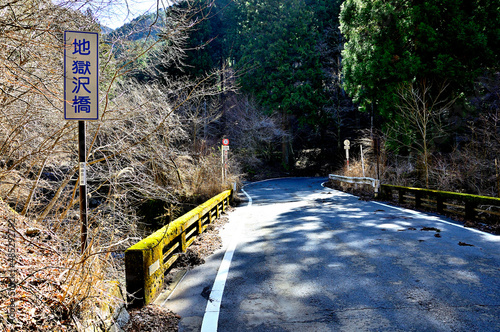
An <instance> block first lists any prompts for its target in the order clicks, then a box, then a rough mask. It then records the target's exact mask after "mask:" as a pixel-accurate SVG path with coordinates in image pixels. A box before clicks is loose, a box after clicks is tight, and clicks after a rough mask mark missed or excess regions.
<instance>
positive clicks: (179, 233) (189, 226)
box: [125, 190, 232, 307]
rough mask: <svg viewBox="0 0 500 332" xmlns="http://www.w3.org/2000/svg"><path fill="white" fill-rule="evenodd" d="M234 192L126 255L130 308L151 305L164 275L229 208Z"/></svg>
mask: <svg viewBox="0 0 500 332" xmlns="http://www.w3.org/2000/svg"><path fill="white" fill-rule="evenodd" d="M231 193H232V191H231V190H226V191H224V192H222V193H220V194H219V195H217V196H215V197H213V198H211V199H209V200H208V201H206V202H205V203H203V204H201V205H199V206H198V207H196V208H194V209H193V210H191V211H189V212H188V213H186V214H185V215H183V216H181V217H179V218H177V219H175V220H174V221H173V222H171V223H169V224H168V225H166V226H164V227H162V228H161V229H159V230H157V231H156V232H154V233H153V234H151V235H150V236H148V237H147V238H145V239H143V240H142V241H139V242H138V243H136V244H134V245H133V246H131V247H130V248H128V249H127V250H126V251H125V276H126V285H127V286H126V287H127V294H128V296H127V297H128V300H127V301H128V304H129V306H133V307H137V306H142V305H147V304H149V303H151V302H152V301H153V300H154V299H155V298H156V296H157V295H158V293H159V292H160V290H161V289H162V287H163V279H164V275H165V272H167V271H168V269H169V268H170V267H171V266H172V264H173V263H174V262H175V261H176V260H177V258H178V257H179V254H181V253H184V252H186V249H187V247H189V246H190V245H191V243H192V242H193V241H194V240H195V239H196V236H197V235H198V234H201V233H202V232H203V231H205V229H206V228H207V227H208V225H209V224H210V223H211V222H212V221H213V220H215V219H217V218H219V216H220V214H221V213H222V212H223V211H225V210H226V208H227V207H228V206H229V199H230V197H231Z"/></svg>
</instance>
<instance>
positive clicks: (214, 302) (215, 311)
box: [201, 188, 252, 332]
mask: <svg viewBox="0 0 500 332" xmlns="http://www.w3.org/2000/svg"><path fill="white" fill-rule="evenodd" d="M241 191H242V192H243V194H245V196H246V197H247V198H248V204H247V206H251V205H252V197H250V195H248V194H247V193H246V191H245V190H244V189H243V188H242V189H241ZM237 244H238V241H237V238H233V240H232V241H231V243H230V244H229V246H228V247H227V249H226V252H225V253H224V258H222V262H221V264H220V267H219V271H218V272H217V276H216V277H215V281H214V285H213V286H212V291H211V292H210V296H209V298H208V302H207V308H206V309H205V315H204V316H203V322H202V323H201V332H215V331H217V324H218V322H219V312H220V304H221V302H222V294H223V293H224V287H225V285H226V280H227V275H228V274H229V267H230V265H231V260H232V259H233V254H234V251H235V250H236V245H237Z"/></svg>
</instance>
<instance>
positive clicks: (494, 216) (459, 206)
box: [381, 184, 500, 224]
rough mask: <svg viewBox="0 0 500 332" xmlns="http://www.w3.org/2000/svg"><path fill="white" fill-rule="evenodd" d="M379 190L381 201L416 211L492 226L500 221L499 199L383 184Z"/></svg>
mask: <svg viewBox="0 0 500 332" xmlns="http://www.w3.org/2000/svg"><path fill="white" fill-rule="evenodd" d="M381 189H382V190H381V194H382V195H381V196H382V197H381V198H382V199H387V200H395V201H397V202H398V203H399V204H412V205H414V206H415V208H417V209H418V208H427V209H430V210H433V211H436V212H438V213H441V214H443V213H449V214H453V215H458V216H463V217H465V219H467V220H471V221H472V220H478V221H479V220H481V221H484V222H486V223H487V224H494V223H495V222H499V220H500V198H497V197H488V196H479V195H471V194H464V193H455V192H450V191H440V190H432V189H423V188H412V187H403V186H394V185H388V184H383V185H382V186H381ZM394 192H395V193H396V199H394V195H393V193H394Z"/></svg>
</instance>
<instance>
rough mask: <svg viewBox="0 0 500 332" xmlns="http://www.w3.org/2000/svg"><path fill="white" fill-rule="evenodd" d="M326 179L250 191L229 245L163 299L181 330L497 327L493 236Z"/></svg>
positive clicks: (498, 277)
mask: <svg viewBox="0 0 500 332" xmlns="http://www.w3.org/2000/svg"><path fill="white" fill-rule="evenodd" d="M323 181H325V179H319V178H291V179H278V180H269V181H263V182H258V183H252V184H249V185H247V186H245V188H244V190H245V192H246V193H247V195H248V196H247V197H249V198H250V201H249V202H248V203H251V204H248V203H247V204H246V205H245V204H243V206H242V207H238V208H236V210H235V211H234V212H232V213H231V214H230V215H229V219H230V223H229V224H228V225H227V226H226V229H225V230H224V233H223V238H224V243H225V247H224V249H223V250H221V251H219V252H217V253H216V254H215V255H213V256H211V257H210V259H208V260H207V263H206V264H205V265H203V266H199V267H197V268H195V269H193V270H191V271H189V272H188V274H187V275H186V276H185V278H184V279H183V280H182V282H180V284H179V285H178V286H177V288H176V289H175V291H174V292H173V293H172V294H171V295H170V297H169V298H168V299H164V298H161V300H160V301H158V303H160V304H162V305H164V306H166V307H167V308H169V309H171V310H173V311H174V312H176V313H178V314H179V315H181V316H182V319H181V323H180V331H200V329H201V326H202V324H203V330H204V331H215V330H217V331H228V332H229V331H301V332H305V331H500V236H494V235H490V234H486V233H483V232H480V231H476V230H473V229H468V228H464V227H462V226H460V225H457V224H455V223H453V222H452V221H450V220H449V219H446V218H442V217H437V216H432V215H427V214H423V213H418V212H414V211H411V210H406V209H400V208H396V207H391V206H388V205H384V204H381V203H378V202H365V201H360V200H358V198H357V197H354V196H351V195H349V194H345V193H342V192H339V191H335V190H331V189H328V188H323V187H322V186H321V183H322V182H323ZM221 261H222V265H221ZM229 264H230V265H229ZM221 266H222V267H221ZM216 279H217V280H216ZM214 280H215V286H214ZM219 298H222V301H221V302H220V300H219ZM207 304H208V305H207ZM204 318H205V320H203V319H204Z"/></svg>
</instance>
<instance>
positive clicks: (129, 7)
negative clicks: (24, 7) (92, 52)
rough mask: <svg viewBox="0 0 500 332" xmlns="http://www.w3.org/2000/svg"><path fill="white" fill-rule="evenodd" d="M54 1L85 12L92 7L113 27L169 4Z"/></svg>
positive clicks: (163, 0)
mask: <svg viewBox="0 0 500 332" xmlns="http://www.w3.org/2000/svg"><path fill="white" fill-rule="evenodd" d="M54 2H55V3H59V4H63V6H70V7H72V8H73V9H79V10H81V11H83V12H85V11H86V10H87V9H90V10H91V11H92V13H93V14H94V16H95V17H97V19H98V20H99V22H100V23H101V24H102V25H104V26H107V27H108V28H111V29H116V28H119V27H121V26H122V25H123V24H125V23H128V22H130V21H132V20H133V19H134V18H136V17H137V16H139V15H142V14H145V13H147V12H148V11H156V8H157V5H159V7H160V8H164V7H165V8H166V7H167V6H168V4H169V0H76V1H74V0H72V1H68V0H55V1H54Z"/></svg>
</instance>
